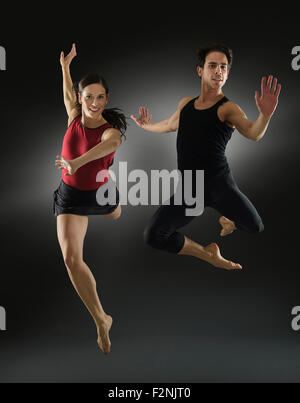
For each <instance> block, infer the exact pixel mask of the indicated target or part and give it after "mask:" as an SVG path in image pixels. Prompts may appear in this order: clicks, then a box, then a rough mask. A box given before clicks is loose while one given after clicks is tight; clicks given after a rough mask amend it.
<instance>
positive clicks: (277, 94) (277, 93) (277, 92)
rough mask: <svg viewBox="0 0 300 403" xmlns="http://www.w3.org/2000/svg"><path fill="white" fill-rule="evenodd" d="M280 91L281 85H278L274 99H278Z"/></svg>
mask: <svg viewBox="0 0 300 403" xmlns="http://www.w3.org/2000/svg"><path fill="white" fill-rule="evenodd" d="M280 90H281V84H278V86H277V90H276V93H275V97H276V98H278V97H279V94H280Z"/></svg>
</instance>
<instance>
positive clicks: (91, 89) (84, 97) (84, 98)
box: [78, 84, 108, 120]
mask: <svg viewBox="0 0 300 403" xmlns="http://www.w3.org/2000/svg"><path fill="white" fill-rule="evenodd" d="M78 98H79V103H80V104H81V106H82V113H84V115H85V116H87V117H89V118H91V119H95V120H98V119H99V117H100V115H101V114H102V112H103V110H104V108H105V105H106V104H107V102H108V96H107V95H106V92H105V88H104V87H103V86H102V85H101V84H90V85H87V86H86V87H85V88H84V89H83V91H82V93H81V94H80V93H79V94H78Z"/></svg>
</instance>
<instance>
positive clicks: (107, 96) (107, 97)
mask: <svg viewBox="0 0 300 403" xmlns="http://www.w3.org/2000/svg"><path fill="white" fill-rule="evenodd" d="M108 100H109V94H107V95H106V103H105V105H107V104H108Z"/></svg>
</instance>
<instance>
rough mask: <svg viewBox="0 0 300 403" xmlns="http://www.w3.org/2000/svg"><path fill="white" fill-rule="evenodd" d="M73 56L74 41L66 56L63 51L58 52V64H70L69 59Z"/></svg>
mask: <svg viewBox="0 0 300 403" xmlns="http://www.w3.org/2000/svg"><path fill="white" fill-rule="evenodd" d="M75 56H77V53H76V46H75V43H73V45H72V49H71V51H70V53H69V54H68V55H67V56H65V54H64V52H61V53H60V64H61V66H62V67H67V66H70V64H71V61H72V60H73V59H74V57H75Z"/></svg>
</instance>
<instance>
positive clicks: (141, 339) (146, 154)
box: [0, 3, 300, 383]
mask: <svg viewBox="0 0 300 403" xmlns="http://www.w3.org/2000/svg"><path fill="white" fill-rule="evenodd" d="M211 8H212V9H211V10H210V11H205V12H204V10H203V9H201V8H200V7H199V8H197V7H196V6H195V3H194V5H193V7H192V8H189V10H188V11H183V10H181V9H180V8H179V7H177V8H176V11H175V12H174V9H171V10H169V11H168V12H167V11H166V12H162V11H160V10H159V9H158V8H157V7H155V8H153V9H152V8H151V7H150V6H149V8H146V6H145V5H144V10H143V11H142V12H140V10H139V8H138V7H137V9H136V10H131V9H126V8H124V9H118V8H117V7H115V11H114V13H113V14H112V13H111V12H110V11H111V10H103V8H102V9H100V8H99V15H98V16H97V15H96V14H97V13H96V12H95V13H93V14H92V16H90V17H89V16H88V15H86V14H84V13H82V15H80V12H79V11H78V10H77V12H76V13H72V14H71V15H69V16H64V17H63V16H61V15H59V16H58V15H57V16H56V17H54V16H53V17H52V14H47V12H48V11H47V10H45V9H35V10H34V12H35V14H34V15H35V17H33V16H32V17H30V15H31V12H33V10H30V9H27V10H26V11H27V14H26V18H24V21H23V24H21V25H18V29H17V30H15V27H14V25H13V24H12V22H13V14H9V15H7V16H6V18H7V21H6V22H7V27H6V26H4V27H3V28H2V27H1V28H2V29H3V31H2V33H1V41H2V42H1V45H2V46H4V47H5V48H6V51H7V71H5V72H3V71H1V72H0V88H1V90H0V100H1V124H2V129H1V165H2V169H1V189H2V191H1V202H2V208H1V224H2V225H1V227H2V228H1V229H2V240H1V256H2V264H1V272H0V306H4V307H5V308H6V310H7V330H6V331H5V332H3V331H2V332H0V382H199V383H200V382H298V381H299V377H300V359H299V357H300V354H299V353H300V332H294V331H293V330H292V329H291V320H292V316H291V310H292V308H293V307H294V306H295V305H300V295H299V287H298V284H299V282H300V274H299V264H298V228H299V209H298V204H299V203H298V197H297V189H298V188H299V180H298V164H297V162H298V160H299V159H298V149H299V143H300V141H299V99H298V92H299V81H300V72H295V71H292V69H291V59H292V57H291V49H292V48H293V47H294V46H296V45H299V36H298V29H296V27H297V21H296V19H295V18H294V17H293V15H292V14H293V12H292V11H290V12H288V11H286V12H284V10H280V11H278V12H276V11H275V12H274V11H273V12H272V13H270V10H262V9H260V10H255V11H249V10H241V11H240V13H241V14H240V15H238V16H236V17H234V16H233V15H232V13H233V11H234V10H235V7H232V8H230V6H229V8H228V6H226V10H222V9H218V10H217V6H216V5H213V4H212V5H211ZM100 10H102V12H101V13H100ZM21 12H22V10H21ZM134 13H135V14H134ZM244 14H246V17H245V15H244ZM45 16H47V20H45V18H46V17H45ZM108 16H109V17H110V18H108ZM66 21H69V22H66ZM73 41H75V42H76V43H77V51H78V57H77V58H76V59H75V60H74V62H73V64H72V67H71V72H72V76H73V79H74V80H75V79H80V78H81V76H82V75H84V74H85V73H87V72H89V71H99V72H101V73H102V74H103V75H104V77H106V79H107V81H108V83H109V85H110V89H111V100H110V106H112V107H113V106H117V107H120V108H122V109H123V110H124V112H125V114H126V115H127V116H130V114H131V113H136V112H137V109H138V107H139V105H145V106H147V107H148V108H149V109H150V110H151V112H152V114H153V120H154V121H158V120H161V119H165V118H166V117H168V116H169V115H170V114H171V113H173V112H174V111H175V109H176V107H177V104H178V102H179V100H180V99H181V98H182V97H184V96H189V95H191V96H192V95H194V96H197V95H198V94H199V90H200V81H199V80H198V77H197V75H196V69H195V64H196V49H197V48H198V47H199V46H200V45H201V44H203V43H204V44H205V43H206V42H213V41H222V42H224V43H226V44H228V45H229V46H231V47H232V49H233V51H234V63H233V67H232V70H231V73H230V78H229V80H228V82H227V84H226V86H225V87H224V93H225V95H226V96H227V97H229V98H230V99H232V100H233V101H234V102H236V103H237V104H239V105H240V106H241V108H242V109H243V110H244V111H245V112H246V114H247V116H248V117H249V119H253V120H254V119H256V117H257V110H256V106H255V100H254V92H255V90H256V89H259V88H260V79H261V76H262V75H267V74H269V73H270V74H274V75H276V76H278V78H279V80H280V82H281V83H282V92H281V95H280V102H279V106H278V108H277V111H276V113H275V115H274V117H273V119H272V121H271V123H270V126H269V129H268V132H267V134H266V136H265V137H264V139H263V140H262V141H261V142H259V143H253V142H250V141H248V140H246V139H245V138H243V137H242V136H241V135H239V134H238V133H237V132H235V134H234V135H233V138H232V141H231V142H230V143H229V145H228V150H227V156H228V160H229V162H230V165H231V167H232V170H233V173H234V176H235V178H236V181H237V183H238V184H239V186H240V188H241V190H242V191H244V192H245V193H246V194H247V195H248V197H249V198H250V199H251V200H252V201H253V202H254V204H255V206H256V207H257V209H258V211H259V212H260V214H261V215H262V218H263V221H264V224H265V231H264V232H263V233H262V234H258V235H251V234H246V233H241V232H235V233H234V234H232V235H230V236H229V237H226V238H225V239H221V238H220V237H219V231H220V227H219V224H218V221H217V219H218V214H217V212H215V211H214V210H211V209H207V210H206V211H205V213H204V215H203V216H202V217H199V218H197V219H195V220H194V221H193V222H192V223H191V224H190V225H188V226H187V227H185V228H184V232H185V234H187V235H188V236H190V237H191V238H192V239H194V240H196V241H199V242H200V243H202V244H204V245H206V244H208V243H210V242H217V243H218V244H219V245H220V248H221V251H222V253H223V255H224V256H225V257H228V258H231V259H232V260H235V261H238V262H240V263H241V264H243V266H244V269H243V271H241V272H227V271H223V270H218V269H213V268H212V267H210V266H209V265H207V264H205V263H203V262H202V261H200V260H197V259H195V258H192V257H186V256H185V257H183V256H175V255H171V254H166V253H163V252H160V251H157V250H154V249H151V248H149V247H147V246H146V245H144V243H143V238H142V233H143V229H144V227H145V225H146V224H147V222H148V220H149V219H150V217H151V216H152V214H153V213H154V212H155V210H156V208H157V207H155V206H148V207H144V206H143V207H141V206H137V207H132V206H123V214H122V216H121V218H120V219H119V220H118V221H116V222H112V221H109V220H106V219H104V218H102V217H95V216H92V217H90V218H89V227H88V232H87V236H86V240H85V249H84V257H85V260H86V262H87V264H88V265H89V266H90V268H91V269H92V271H93V273H94V276H95V278H96V281H97V284H98V290H99V293H100V297H101V300H102V302H103V305H104V308H105V310H106V311H107V312H108V313H110V314H111V315H112V316H113V318H114V324H113V327H112V330H111V340H112V352H111V354H110V355H109V356H104V355H103V354H102V353H101V352H100V350H99V349H98V347H97V344H96V331H95V327H94V324H93V322H92V320H91V318H90V316H89V314H88V312H87V311H86V309H85V307H84V306H83V304H82V302H81V301H80V299H79V297H78V296H77V294H76V293H75V291H74V289H73V287H72V285H71V282H70V280H69V278H68V276H67V273H66V269H65V267H64V264H63V261H62V256H61V252H60V249H59V245H58V241H57V237H56V220H55V218H54V217H53V215H52V193H53V190H54V189H55V188H56V187H57V186H58V184H59V181H60V177H61V176H60V172H58V171H57V168H56V167H54V160H55V156H56V155H57V153H59V152H60V150H61V145H62V140H63V136H64V133H65V129H66V123H67V116H66V112H65V109H64V105H63V99H62V83H61V71H60V65H59V53H60V51H61V50H64V51H65V52H67V51H68V50H69V49H70V46H71V44H72V42H73ZM175 142H176V134H169V135H160V134H150V133H147V132H144V131H142V130H141V129H140V128H138V127H137V126H135V124H134V123H133V122H132V121H131V122H130V125H129V127H128V130H127V140H126V141H125V142H124V144H123V145H122V146H121V147H120V149H119V150H118V152H117V154H116V158H115V165H114V167H113V168H114V169H117V166H118V165H117V163H118V161H127V162H128V169H129V170H130V169H138V168H139V169H144V170H147V171H148V172H150V170H151V169H162V168H166V169H174V168H176V152H175Z"/></svg>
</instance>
